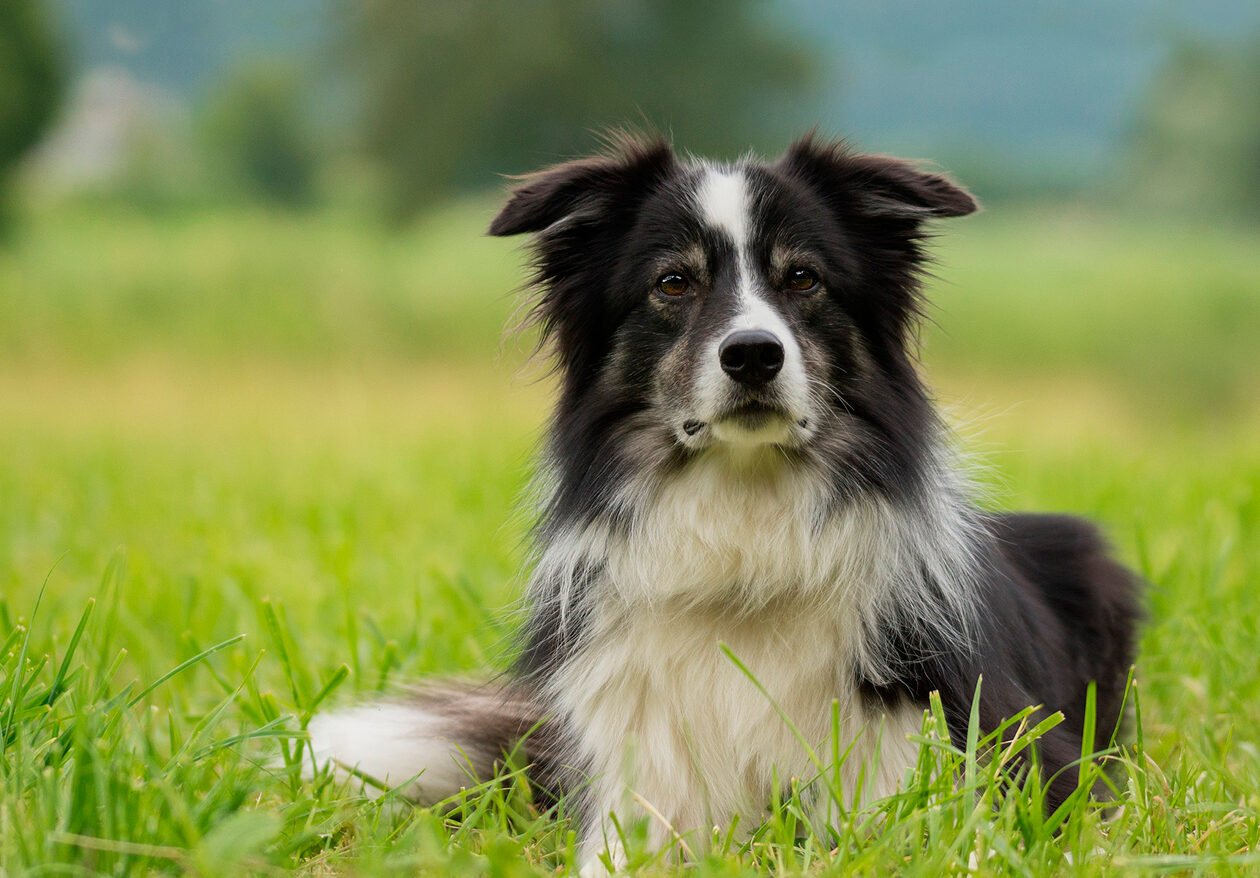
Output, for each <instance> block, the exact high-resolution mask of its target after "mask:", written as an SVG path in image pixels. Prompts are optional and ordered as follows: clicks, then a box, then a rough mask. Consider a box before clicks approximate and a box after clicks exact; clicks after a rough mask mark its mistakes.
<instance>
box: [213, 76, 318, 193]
mask: <svg viewBox="0 0 1260 878" xmlns="http://www.w3.org/2000/svg"><path fill="white" fill-rule="evenodd" d="M304 95H305V92H304V89H303V83H302V77H301V75H300V72H299V71H298V70H297V69H296V68H294V67H293V66H291V65H287V64H279V63H260V64H254V65H251V66H247V67H244V68H242V69H241V70H240V71H239V72H238V73H237V74H236V75H235V76H234V77H233V78H231V79H230V80H229V81H228V83H227V84H226V85H225V86H224V87H223V88H222V90H220V92H219V93H218V95H217V96H216V98H215V99H214V100H212V102H211V104H210V106H209V108H208V110H207V113H206V119H205V125H204V136H205V141H206V146H207V148H208V150H209V152H210V160H211V162H212V164H213V165H215V166H216V167H217V168H218V170H219V172H220V173H222V174H223V175H224V176H225V177H226V178H227V179H228V182H229V184H231V185H235V186H238V187H240V188H241V189H242V190H244V191H245V192H246V193H248V194H250V195H253V196H257V197H259V198H262V199H264V200H266V201H271V202H273V203H276V204H282V205H285V206H288V207H299V206H302V205H305V204H308V203H309V202H310V201H311V200H312V197H313V195H314V184H315V174H316V170H317V168H316V160H317V157H316V149H315V146H314V142H313V137H312V133H311V129H310V126H309V125H308V120H307V116H306V112H305V109H304V107H303V100H304Z"/></svg>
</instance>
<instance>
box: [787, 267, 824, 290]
mask: <svg viewBox="0 0 1260 878" xmlns="http://www.w3.org/2000/svg"><path fill="white" fill-rule="evenodd" d="M784 285H785V286H786V287H787V288H788V289H789V290H791V291H792V292H794V293H809V292H813V291H814V290H815V289H817V288H818V275H816V274H814V273H813V272H812V271H810V270H809V269H808V268H793V269H790V270H789V271H788V273H787V275H786V277H785V278H784Z"/></svg>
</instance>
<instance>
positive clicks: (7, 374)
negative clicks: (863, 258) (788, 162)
mask: <svg viewBox="0 0 1260 878" xmlns="http://www.w3.org/2000/svg"><path fill="white" fill-rule="evenodd" d="M485 212H486V211H485V210H484V209H483V208H482V207H481V206H479V205H472V206H466V207H464V208H461V209H459V210H458V211H456V212H454V213H453V214H451V215H448V216H443V217H434V218H433V219H431V220H430V221H429V222H428V223H426V224H423V225H422V226H420V227H418V228H417V229H415V230H413V231H411V232H409V233H407V234H406V235H404V236H401V237H395V238H384V239H383V238H379V237H377V236H374V235H373V234H370V233H369V232H368V231H366V230H364V229H363V228H361V227H360V226H358V225H356V224H354V223H353V222H352V220H351V219H350V218H347V217H338V216H320V217H311V218H301V219H283V218H275V217H268V216H265V215H259V214H243V215H240V216H236V215H222V216H211V217H192V218H187V219H182V220H179V221H177V222H170V221H163V222H156V221H152V220H148V219H145V218H143V217H137V216H128V215H125V214H106V215H92V214H50V215H47V216H44V217H41V218H40V219H39V220H38V222H37V223H36V224H34V225H33V226H32V227H30V228H29V229H28V230H27V231H26V232H25V234H24V236H23V237H22V238H21V239H19V240H18V241H17V242H16V243H15V245H14V247H13V249H12V250H10V251H9V252H8V253H5V254H0V343H2V345H3V346H2V347H0V596H2V597H0V638H2V639H5V646H4V649H3V650H0V734H2V735H3V746H4V751H3V755H2V756H0V873H3V874H21V873H24V872H28V871H29V872H31V873H37V874H117V873H125V872H147V871H191V872H196V873H205V874H223V875H237V874H242V873H245V872H259V873H280V872H287V871H290V870H299V871H301V872H303V873H308V874H320V875H323V874H341V873H353V874H393V873H398V874H414V873H416V872H422V873H426V874H436V875H445V874H493V875H504V876H508V875H531V874H540V875H541V874H548V873H553V872H555V870H557V869H561V870H563V869H565V868H567V867H568V866H569V865H570V864H571V861H572V840H571V836H570V834H569V832H570V827H569V826H568V825H567V823H566V822H565V821H564V819H563V815H562V814H561V815H556V814H553V813H548V812H545V811H543V810H542V809H540V808H539V807H538V806H536V805H535V804H534V803H533V802H532V801H531V797H530V791H529V788H528V786H527V784H526V783H524V782H523V781H521V780H520V779H517V780H516V781H515V782H512V783H509V784H507V785H506V786H504V787H494V788H487V789H483V790H477V791H474V792H472V793H470V794H469V795H468V796H467V797H465V798H464V799H463V800H461V801H460V802H457V803H454V804H453V807H454V810H453V811H452V812H450V813H445V812H441V811H428V810H421V809H416V808H412V807H410V806H408V805H406V804H405V803H403V802H400V801H397V800H385V801H380V800H378V801H375V802H368V801H366V800H364V799H363V798H362V797H361V796H360V795H359V790H357V789H356V788H355V786H354V785H352V784H347V783H343V782H340V781H335V780H332V779H330V778H327V777H322V778H318V779H315V780H312V779H303V778H302V777H301V775H300V772H299V771H297V770H296V767H295V765H296V763H295V761H294V760H295V757H294V754H295V753H296V748H297V747H298V746H299V739H298V737H297V736H298V735H300V728H301V725H302V723H303V721H304V720H305V719H306V718H307V717H308V716H309V713H310V711H311V710H312V709H313V707H314V706H315V705H316V704H317V703H318V702H319V701H320V700H321V699H324V703H340V702H343V701H349V700H352V699H354V698H356V697H364V696H368V695H370V694H372V693H375V692H378V691H381V690H384V689H387V688H388V687H389V686H391V685H392V684H394V683H398V682H402V681H406V680H410V679H415V678H417V677H420V676H424V675H429V674H449V673H460V672H473V671H477V670H478V669H484V668H490V667H494V666H496V665H497V664H499V663H501V661H502V659H503V656H504V654H505V652H506V650H507V648H508V642H509V638H510V634H511V631H512V628H513V624H514V619H515V617H514V615H513V610H514V600H515V598H516V596H517V594H518V588H519V580H520V572H519V570H518V567H519V565H520V564H521V563H522V559H523V557H524V553H523V550H522V546H521V539H522V537H523V534H524V529H525V522H524V521H523V517H522V515H521V514H520V512H519V510H518V509H517V508H516V506H515V500H516V497H517V496H518V494H519V492H520V490H521V488H522V486H523V485H524V483H525V481H526V479H527V478H528V475H529V467H530V463H529V460H530V452H531V449H532V447H533V443H534V440H535V438H536V434H537V430H538V427H539V424H540V422H541V419H542V417H543V414H544V412H545V406H546V400H547V395H548V390H547V387H546V385H545V384H537V383H530V382H529V381H527V380H526V379H524V378H522V377H519V376H517V374H516V373H517V366H518V364H519V357H518V355H517V354H516V353H515V351H514V348H512V347H509V348H508V350H507V352H506V353H505V354H503V355H498V354H496V352H497V351H498V350H499V346H500V341H499V339H500V334H499V330H500V326H501V323H502V321H503V319H504V318H505V316H506V315H507V314H508V312H509V311H510V309H511V307H512V303H511V301H510V300H509V299H507V298H505V297H504V295H503V294H504V293H505V292H506V291H507V290H509V289H510V288H511V287H512V285H513V283H514V282H515V272H516V266H517V264H518V258H517V257H516V256H515V255H514V253H513V252H512V250H511V248H510V247H509V246H506V245H505V244H504V243H503V242H494V241H487V240H483V239H480V238H476V237H474V233H475V232H476V230H477V228H478V226H479V225H480V224H481V223H482V222H483V220H484V218H485V217H484V216H483V214H484V213H485ZM1047 225H1048V228H1046V227H1043V223H1041V222H1039V221H1037V220H1036V218H1035V217H1032V216H1031V215H1027V214H1024V215H1021V216H1019V217H1017V218H1015V219H1013V220H1011V221H1010V222H1007V223H1003V222H1002V221H1000V219H999V218H997V217H984V218H983V222H982V223H976V224H972V225H966V224H962V225H959V227H958V229H959V231H958V233H957V234H956V235H954V236H951V238H950V239H949V240H948V241H947V242H944V243H946V244H947V247H946V248H945V250H944V253H943V261H944V266H943V268H942V273H943V274H944V275H945V276H946V277H948V279H949V282H948V283H945V284H942V285H940V286H939V287H938V289H937V291H936V300H937V302H938V306H939V307H938V309H937V312H936V318H937V321H938V323H939V324H940V327H941V328H940V329H939V330H934V331H933V332H932V333H931V334H930V335H929V336H928V339H927V342H928V358H929V361H930V365H931V367H932V368H933V370H934V372H936V373H937V374H938V375H939V376H940V377H941V379H942V381H941V383H942V386H943V393H942V395H943V397H944V399H945V401H946V402H947V403H949V404H950V406H951V408H952V409H954V410H955V411H956V412H957V414H958V416H959V417H960V418H961V420H962V421H963V422H964V425H965V426H964V433H965V435H967V436H968V437H969V439H968V445H969V446H970V447H971V448H973V449H975V450H976V451H977V453H978V455H979V457H980V459H981V462H982V463H984V464H985V465H986V467H987V469H986V470H985V472H984V475H983V479H984V481H985V483H986V486H987V487H988V489H989V494H990V498H991V499H990V500H989V502H992V503H994V504H997V505H1002V506H1015V507H1023V508H1035V509H1062V510H1069V511H1075V512H1080V513H1083V514H1087V515H1089V516H1091V517H1094V518H1096V519H1098V520H1100V521H1101V522H1103V523H1104V525H1105V526H1106V527H1107V528H1108V530H1109V532H1110V533H1111V535H1112V537H1113V539H1114V541H1115V542H1116V544H1117V546H1118V549H1119V551H1120V553H1121V555H1122V556H1123V557H1124V558H1125V559H1126V560H1127V561H1129V562H1130V563H1133V564H1134V565H1136V566H1138V567H1139V568H1140V569H1141V570H1142V571H1143V573H1144V574H1145V575H1146V576H1147V577H1148V578H1149V579H1150V580H1151V581H1152V583H1153V587H1152V590H1151V593H1150V596H1149V607H1150V621H1149V624H1148V626H1147V628H1146V630H1145V635H1144V638H1143V643H1142V653H1141V657H1140V660H1139V664H1138V669H1137V677H1136V679H1137V689H1136V691H1137V694H1138V696H1139V698H1140V708H1141V709H1140V737H1139V740H1138V742H1137V746H1136V747H1135V748H1133V749H1132V750H1130V751H1128V752H1127V753H1126V754H1124V755H1123V756H1122V758H1120V759H1119V764H1118V766H1117V767H1116V769H1115V771H1116V773H1115V775H1114V776H1115V778H1116V781H1115V785H1116V791H1115V796H1116V798H1117V799H1118V800H1119V801H1120V802H1121V803H1122V804H1123V805H1124V807H1123V810H1122V811H1121V812H1120V813H1119V815H1118V816H1116V817H1114V818H1113V819H1112V820H1110V821H1109V822H1108V821H1105V820H1104V816H1105V815H1104V814H1103V813H1102V812H1101V810H1100V809H1099V808H1098V807H1096V806H1094V805H1091V804H1090V803H1088V802H1086V801H1084V800H1083V799H1082V800H1078V801H1074V802H1073V803H1071V804H1070V806H1069V807H1068V808H1067V809H1065V811H1064V812H1063V813H1061V814H1058V815H1055V816H1054V818H1053V819H1048V818H1047V817H1046V816H1045V815H1043V814H1042V813H1041V811H1040V808H1039V799H1038V791H1037V790H1036V789H1028V790H1022V791H1015V792H1012V791H1011V790H1010V788H1009V780H1008V779H1005V778H1004V777H1003V775H1002V772H1001V770H1000V765H999V764H998V763H1000V762H1001V760H1000V759H998V760H996V761H984V760H980V761H977V760H976V759H975V756H976V754H977V753H978V752H983V751H984V750H985V746H984V741H983V740H974V741H970V742H969V741H955V742H953V744H952V746H947V745H946V744H945V743H944V742H943V741H942V735H941V729H940V727H939V724H938V723H936V722H935V721H934V720H932V719H931V718H929V720H928V722H927V724H926V726H925V735H924V740H925V742H926V744H925V747H924V750H923V757H922V764H921V766H920V770H919V773H918V776H917V782H916V784H915V785H913V786H912V788H911V790H910V791H909V792H908V793H907V794H906V795H904V796H902V797H900V798H898V799H894V800H889V801H886V802H883V803H878V804H875V805H874V806H872V807H870V808H867V809H863V810H859V811H858V812H851V811H849V810H847V809H846V810H838V811H837V814H836V818H835V825H836V829H837V835H836V837H835V838H832V839H827V840H826V841H825V842H822V841H820V840H818V839H807V840H806V841H804V842H794V841H793V839H794V837H795V835H796V834H797V827H798V824H797V822H796V813H797V810H798V809H797V804H796V803H795V802H793V801H792V799H791V797H789V798H788V799H787V800H786V801H784V802H782V803H780V804H779V806H778V808H777V809H776V810H775V811H774V813H773V814H772V815H771V816H770V818H769V819H768V821H767V824H766V826H765V827H763V828H762V829H761V830H760V832H759V833H758V834H757V835H756V836H755V839H754V842H753V843H752V844H750V845H746V846H743V845H740V844H738V843H735V842H726V841H721V842H720V843H719V844H718V846H717V850H716V853H714V854H713V855H710V856H709V857H707V858H705V859H703V860H702V861H701V863H700V864H699V868H698V869H697V870H696V871H697V872H698V873H699V874H705V875H751V874H758V873H762V872H768V871H774V872H775V873H777V874H795V873H798V872H802V871H808V872H811V873H828V874H863V875H883V874H890V873H896V874H905V875H924V876H928V875H931V876H935V875H941V874H965V873H968V871H969V870H970V874H981V875H989V874H993V875H1034V876H1040V875H1049V874H1057V873H1061V872H1064V871H1068V870H1071V871H1073V872H1077V873H1081V874H1108V875H1110V874H1154V873H1160V874H1163V873H1169V872H1174V873H1177V874H1239V875H1246V874H1255V873H1256V872H1257V870H1260V749H1258V748H1260V731H1258V730H1260V660H1257V657H1256V656H1257V644H1260V614H1257V613H1256V612H1255V609H1254V606H1255V594H1256V586H1257V585H1258V584H1260V442H1257V440H1256V436H1257V435H1260V405H1257V404H1256V399H1255V391H1256V386H1257V385H1256V383H1255V382H1254V380H1252V379H1254V377H1255V376H1254V374H1253V373H1254V368H1255V367H1254V365H1253V364H1252V362H1251V359H1252V358H1251V357H1249V356H1247V354H1248V353H1249V351H1250V348H1251V347H1254V340H1255V338H1258V337H1260V333H1258V332H1256V326H1257V324H1256V320H1257V315H1258V314H1260V295H1257V292H1258V291H1257V281H1256V278H1257V277H1260V270H1258V269H1260V256H1257V255H1256V254H1254V253H1252V252H1251V250H1250V249H1248V248H1246V247H1244V246H1243V236H1242V234H1241V233H1237V234H1235V233H1232V232H1223V231H1219V230H1202V229H1198V230H1195V229H1191V230H1185V229H1182V230H1178V229H1172V228H1166V229H1159V228H1155V227H1153V226H1151V225H1150V224H1140V223H1134V224H1130V225H1109V224H1108V223H1107V222H1105V221H1103V220H1102V219H1099V218H1081V219H1080V225H1079V226H1078V225H1073V224H1070V223H1068V222H1067V220H1066V219H1065V218H1064V217H1063V216H1058V217H1056V218H1055V219H1054V220H1053V222H1049V223H1048V224H1047ZM1176 242H1182V245H1181V246H1175V244H1176ZM1148 263H1153V264H1154V265H1153V267H1152V266H1150V265H1148ZM1248 333H1250V335H1248ZM434 354H441V357H440V358H436V357H435V356H434ZM241 635H244V637H243V638H242V637H241ZM1090 771H1093V769H1087V770H1086V780H1087V781H1088V780H1089V779H1091V777H1092V775H1091V774H1089V772H1090ZM956 778H962V780H961V781H958V780H956ZM1056 830H1058V831H1057V832H1056ZM631 831H632V830H631ZM973 860H974V862H973ZM1069 863H1071V865H1069ZM640 868H641V869H642V870H643V871H645V872H652V871H663V872H668V871H671V870H670V867H668V866H667V865H665V864H663V863H660V862H655V861H652V860H651V859H649V858H646V856H645V857H644V858H642V862H640Z"/></svg>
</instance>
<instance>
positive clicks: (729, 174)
mask: <svg viewBox="0 0 1260 878" xmlns="http://www.w3.org/2000/svg"><path fill="white" fill-rule="evenodd" d="M751 189H752V186H751V181H750V180H749V179H748V174H747V171H746V170H745V169H743V168H738V167H737V168H730V167H713V166H710V167H706V168H704V169H703V171H702V176H701V178H700V181H699V184H698V185H697V186H696V206H697V209H698V211H699V213H700V218H701V220H702V221H703V222H704V223H705V224H707V225H708V226H709V227H710V228H712V229H714V230H716V231H718V232H720V233H722V234H723V235H725V236H726V237H728V238H729V239H730V241H731V244H732V249H733V250H734V254H733V255H734V258H735V296H736V307H735V314H734V315H733V316H732V317H731V319H730V322H729V323H727V325H726V326H725V327H724V328H723V329H722V331H721V332H719V333H717V334H716V335H715V336H714V338H713V340H712V342H711V343H710V345H709V347H708V350H707V351H706V352H705V354H704V356H703V357H702V358H701V365H700V369H699V373H698V375H697V378H696V390H697V394H696V395H697V401H698V403H699V410H700V412H701V414H702V415H703V416H704V417H705V418H706V419H708V418H711V417H713V415H714V414H715V413H716V412H718V411H720V410H721V409H722V408H723V407H724V406H725V405H726V404H727V402H726V400H727V399H728V397H729V393H730V387H731V385H732V381H731V379H730V378H729V377H728V376H727V375H725V374H724V373H723V371H722V367H721V363H720V361H719V348H720V345H721V342H722V339H723V338H725V337H726V336H727V335H729V334H730V333H732V332H736V331H738V330H741V329H764V330H767V331H769V332H771V333H773V334H774V335H775V337H776V338H778V339H779V341H780V342H781V343H782V344H783V368H782V370H781V371H780V373H779V377H778V379H777V382H776V383H777V386H778V393H779V395H780V397H781V399H782V400H783V402H784V403H785V404H786V406H787V408H788V411H789V412H790V413H791V414H792V415H793V418H794V419H800V418H805V417H807V415H808V413H809V412H810V410H811V409H810V403H809V381H808V378H807V376H806V374H805V364H804V360H803V357H802V355H801V349H800V345H799V343H798V342H797V340H796V337H795V335H794V333H793V332H792V330H791V328H790V327H789V326H788V325H787V322H786V321H785V320H784V319H783V315H782V314H780V313H779V310H778V309H777V308H776V307H775V306H774V304H773V302H772V301H771V300H770V299H769V298H767V297H766V296H765V294H764V292H762V291H759V290H758V286H759V285H758V283H757V280H756V277H755V272H754V268H753V265H754V262H753V258H752V252H751V250H752V240H751V239H752V234H753V229H752V226H753V221H752V210H753V204H752V192H751Z"/></svg>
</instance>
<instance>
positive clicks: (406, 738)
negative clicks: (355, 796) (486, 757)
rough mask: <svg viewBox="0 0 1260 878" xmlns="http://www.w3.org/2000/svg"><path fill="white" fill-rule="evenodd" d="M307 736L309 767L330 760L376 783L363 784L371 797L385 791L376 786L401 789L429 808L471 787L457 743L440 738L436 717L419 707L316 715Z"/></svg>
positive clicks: (389, 705)
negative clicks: (310, 755) (312, 762)
mask: <svg viewBox="0 0 1260 878" xmlns="http://www.w3.org/2000/svg"><path fill="white" fill-rule="evenodd" d="M307 732H308V733H309V734H310V736H311V742H312V743H311V746H312V749H313V750H314V755H315V763H316V764H317V765H324V764H326V763H328V762H329V761H333V762H335V763H336V764H337V765H338V766H339V767H340V768H341V769H342V770H352V771H354V772H356V773H359V774H362V775H366V776H367V777H368V778H370V779H371V780H372V781H374V782H376V783H365V784H364V790H365V792H366V793H367V794H368V795H369V796H372V797H375V796H378V795H380V794H381V793H383V792H384V791H385V790H384V789H382V788H380V787H379V786H378V785H377V784H378V783H379V784H384V786H385V787H386V788H390V787H395V786H399V785H403V784H407V794H408V795H409V796H411V797H413V798H415V799H417V800H419V801H422V802H424V803H426V804H432V803H434V802H437V801H440V800H441V799H444V798H446V797H448V796H451V795H453V794H454V793H456V792H458V791H459V790H460V789H462V788H465V787H468V786H471V785H473V784H475V783H476V782H477V781H476V780H475V779H474V777H473V775H472V772H471V766H470V764H469V762H468V759H467V758H466V757H465V755H464V754H463V752H462V751H461V749H460V745H459V743H458V742H456V741H451V740H449V739H448V738H446V737H445V736H444V735H443V733H442V722H441V720H440V718H439V717H435V716H433V715H432V714H430V713H428V712H427V711H425V710H423V709H422V708H419V707H415V706H412V705H407V704H393V703H388V702H384V703H376V704H364V705H360V706H358V707H353V708H349V709H347V710H343V711H339V712H337V713H326V714H320V715H319V716H316V717H315V718H314V719H312V720H311V722H310V725H309V726H308V727H307Z"/></svg>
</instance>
